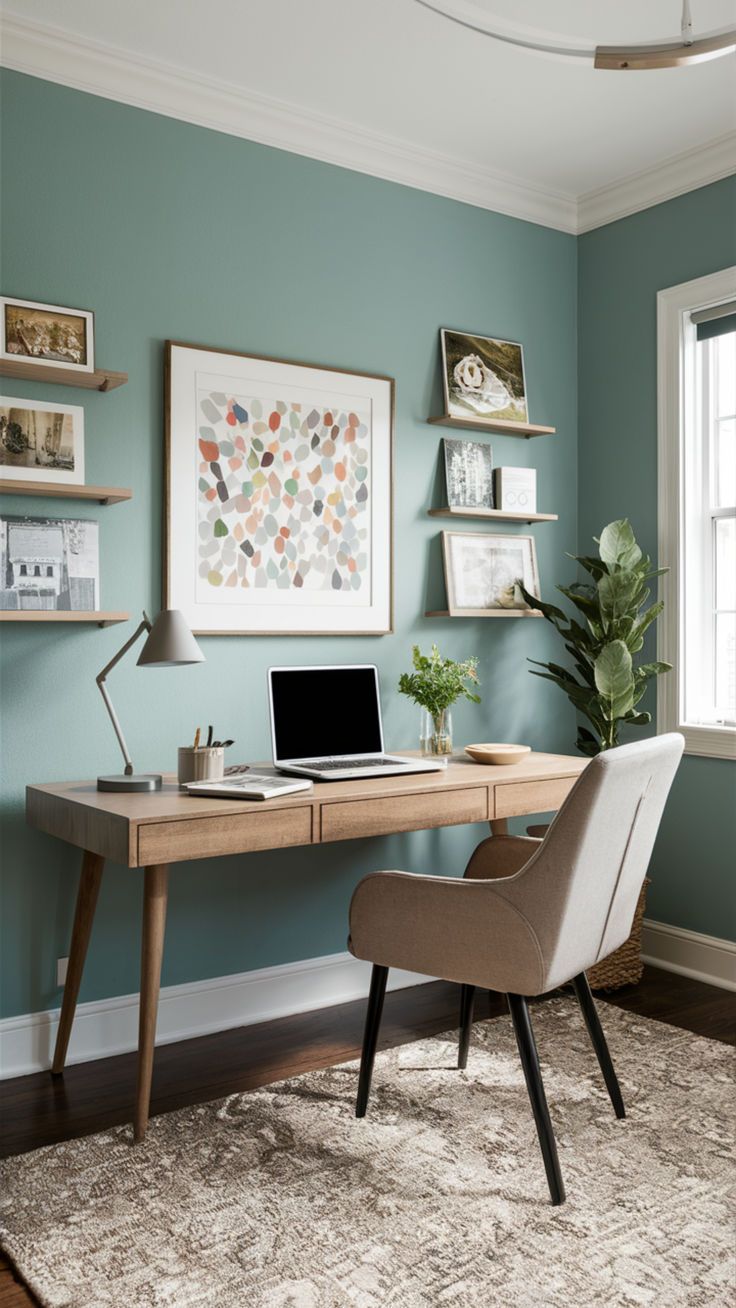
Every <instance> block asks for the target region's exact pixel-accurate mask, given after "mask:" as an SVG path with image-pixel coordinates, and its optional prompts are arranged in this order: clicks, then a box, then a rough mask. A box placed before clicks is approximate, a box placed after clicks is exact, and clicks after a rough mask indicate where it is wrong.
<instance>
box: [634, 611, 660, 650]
mask: <svg viewBox="0 0 736 1308" xmlns="http://www.w3.org/2000/svg"><path fill="white" fill-rule="evenodd" d="M663 608H664V600H657V602H656V604H652V605H650V607H649V608H648V609H647V611H646V613H642V615H641V617H640V618H639V621H638V622H637V624H636V626H635V627H634V630H633V632H632V639H636V640H637V641H638V644H636V645H634V644H632V641H631V640H630V641H629V649H630V650H631V651H632V653H635V652H636V650H638V649H641V647H642V645H643V644H644V641H643V636H644V632H645V631H646V629H647V627H649V626H651V624H652V623H653V622H654V620H655V618H658V617H659V615H660V613H661V612H662V609H663Z"/></svg>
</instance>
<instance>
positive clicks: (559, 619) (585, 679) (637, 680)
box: [520, 518, 671, 758]
mask: <svg viewBox="0 0 736 1308" xmlns="http://www.w3.org/2000/svg"><path fill="white" fill-rule="evenodd" d="M594 539H595V540H596V543H597V545H598V558H592V557H590V556H588V555H578V554H574V555H572V556H571V557H572V558H574V559H576V560H577V562H578V563H579V564H580V565H581V567H583V568H584V569H585V571H586V572H587V573H588V574H589V575H590V576H591V577H592V578H593V580H592V582H580V581H578V582H573V584H572V585H571V586H558V587H557V589H558V590H559V591H560V592H561V593H562V594H563V595H564V596H565V597H566V598H567V599H568V600H570V603H571V604H574V606H575V608H576V609H577V610H578V613H579V614H580V615H581V617H582V619H583V621H582V623H581V622H578V621H576V620H575V619H574V618H568V617H567V615H566V614H565V613H563V611H562V609H559V608H557V607H556V606H555V605H554V604H546V603H545V602H544V601H543V600H540V599H538V598H537V596H536V595H530V594H529V593H528V591H526V590H525V589H524V586H523V585H521V583H520V589H521V591H522V593H523V595H524V599H525V600H526V602H527V604H529V605H530V606H531V607H532V608H537V609H541V611H542V613H543V614H544V616H545V618H547V620H548V622H551V623H552V625H553V626H554V627H555V628H556V630H557V631H558V632H559V633H560V635H561V636H562V639H563V641H564V643H565V649H566V651H567V653H568V654H570V655H571V656H572V659H573V662H574V665H575V671H576V672H577V674H578V675H577V676H575V675H574V674H573V673H572V672H571V671H570V670H569V669H568V668H564V667H561V666H560V664H559V663H539V662H538V660H536V659H530V660H529V661H530V662H531V663H538V666H539V667H541V668H545V669H546V671H545V672H536V671H535V670H533V672H534V675H535V676H537V677H546V678H547V680H548V681H554V682H555V684H556V685H558V686H560V688H561V689H562V690H564V692H565V694H566V695H567V697H568V699H570V700H571V701H572V703H573V704H574V705H575V708H576V709H577V711H578V713H581V714H582V716H583V717H584V718H587V720H588V722H589V723H590V726H591V727H592V728H593V730H592V731H591V730H589V729H588V728H587V727H584V726H579V727H578V738H577V747H578V749H579V750H580V753H581V754H586V755H588V757H590V758H592V756H593V755H594V754H599V753H601V751H602V750H605V749H612V748H613V746H614V745H617V744H618V743H619V740H618V735H619V728H620V726H621V724H622V723H626V724H627V725H628V726H632V727H643V726H647V725H648V723H650V722H651V720H652V715H651V713H647V712H639V711H638V709H637V705H638V704H639V701H640V700H641V699H642V696H643V695H644V692H645V691H646V688H647V683H648V682H649V681H650V680H651V679H652V677H656V676H658V675H659V674H660V673H661V672H668V671H669V669H670V667H671V664H669V663H660V662H655V663H638V664H637V662H636V655H637V654H638V653H639V652H640V650H641V649H642V646H643V644H644V633H645V631H646V630H647V627H649V626H651V624H652V623H653V622H654V621H655V620H656V619H657V618H658V617H659V615H660V613H661V612H662V609H663V607H664V605H663V603H662V601H661V600H658V601H657V602H656V603H654V604H651V605H650V606H649V608H645V607H644V606H645V605H646V603H647V600H648V598H649V595H650V591H649V587H648V585H647V582H648V581H650V580H651V579H652V578H653V577H659V576H661V575H662V573H664V572H666V571H667V569H666V568H658V569H653V568H652V565H651V560H650V559H649V558H648V557H647V556H646V555H644V554H642V552H641V550H640V549H639V546H638V545H637V543H636V539H635V537H634V533H633V531H632V529H631V525H630V523H629V522H628V520H627V519H626V518H622V519H621V520H620V521H618V522H609V524H608V526H607V527H604V528H603V531H602V532H601V535H600V539H598V538H597V537H594ZM642 610H643V611H642Z"/></svg>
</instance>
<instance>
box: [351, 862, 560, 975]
mask: <svg viewBox="0 0 736 1308" xmlns="http://www.w3.org/2000/svg"><path fill="white" fill-rule="evenodd" d="M494 839H495V837H494ZM530 843H532V844H534V843H536V842H530ZM349 943H350V949H351V951H352V953H353V954H354V955H355V957H356V958H364V959H367V960H368V961H370V962H371V963H378V964H381V965H382V966H384V967H400V968H404V969H407V970H408V971H410V972H420V973H422V974H423V975H425V976H434V977H442V978H443V979H444V980H446V981H459V982H461V983H465V984H469V985H478V986H484V987H486V988H487V989H490V990H504V991H509V990H513V991H515V992H516V993H520V994H538V993H539V991H540V989H541V986H542V982H543V965H542V958H541V953H540V949H539V944H538V942H537V938H536V935H535V934H534V932H533V930H532V929H531V927H530V925H529V923H528V922H527V920H526V918H525V917H524V915H523V914H522V913H520V912H519V910H518V909H517V908H516V907H515V906H514V905H513V904H511V903H509V901H508V900H507V899H505V898H503V897H502V896H501V895H499V894H497V893H496V892H495V890H494V888H493V886H492V885H491V884H489V883H488V881H483V882H480V881H472V880H467V881H466V880H465V879H462V878H459V877H425V876H416V875H414V874H412V873H410V872H373V873H371V874H370V875H369V876H367V877H364V878H363V880H362V881H361V882H360V884H359V885H358V886H357V888H356V890H355V893H354V894H353V898H352V902H351V905H350V942H349Z"/></svg>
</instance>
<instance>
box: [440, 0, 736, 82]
mask: <svg viewBox="0 0 736 1308" xmlns="http://www.w3.org/2000/svg"><path fill="white" fill-rule="evenodd" d="M416 3H417V4H420V5H423V7H424V8H425V9H432V10H434V12H435V13H438V14H441V15H442V16H443V17H444V18H449V19H450V21H451V22H453V23H459V24H460V26H461V27H467V28H469V29H470V30H471V31H473V32H480V33H482V34H483V35H484V36H490V37H492V38H493V40H495V41H503V42H505V43H506V44H507V45H515V46H518V47H519V48H520V49H522V50H534V51H537V52H538V53H542V54H549V55H557V56H559V57H560V58H562V59H581V60H583V61H584V62H587V63H592V64H593V67H594V68H604V69H611V70H614V71H634V70H646V69H654V68H682V67H685V66H687V65H688V64H700V63H705V62H706V60H709V59H719V58H720V57H721V56H722V55H727V54H731V53H733V51H734V50H736V29H734V28H729V29H724V30H722V31H718V32H709V33H706V34H705V35H704V36H701V37H697V38H696V37H695V36H694V34H693V22H692V16H691V13H690V0H683V6H682V19H681V24H680V40H679V41H672V42H660V43H657V44H654V45H630V46H609V45H599V46H594V47H586V46H585V44H584V43H583V42H578V41H574V42H570V41H568V42H567V43H566V42H564V41H555V40H554V39H551V40H549V41H542V40H540V39H538V38H537V37H536V34H535V33H533V32H531V31H530V32H529V34H528V35H527V34H525V33H523V32H521V31H519V30H518V29H516V30H515V29H514V28H513V27H511V26H510V25H509V24H506V23H504V22H503V21H502V20H501V19H495V18H492V17H490V16H489V15H487V14H486V13H485V12H484V11H483V10H482V9H481V8H480V7H479V5H478V4H477V3H475V0H416Z"/></svg>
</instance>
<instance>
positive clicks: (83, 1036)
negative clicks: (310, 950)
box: [0, 920, 736, 1078]
mask: <svg viewBox="0 0 736 1308" xmlns="http://www.w3.org/2000/svg"><path fill="white" fill-rule="evenodd" d="M642 955H643V958H644V962H645V963H651V964H652V966H654V967H661V968H663V969H664V970H665V971H668V972H679V973H681V974H682V975H683V976H691V977H694V978H695V979H696V980H698V981H707V982H709V983H710V984H711V985H715V986H721V987H723V988H725V989H726V990H736V944H733V943H732V942H731V941H729V940H719V939H717V938H716V937H715V936H704V935H699V934H698V932H696V931H683V930H682V929H681V928H680V927H673V926H667V925H666V923H664V922H650V921H646V920H645V922H644V925H643V930H642ZM369 979H370V964H369V963H364V962H361V961H360V960H359V959H357V958H353V956H352V954H348V953H344V954H328V955H326V956H325V957H323V958H310V959H307V960H305V961H301V962H298V963H285V964H283V965H280V966H278V967H263V968H260V969H259V970H258V971H255V972H241V973H238V974H237V975H235V976H224V977H214V978H213V979H211V980H208V981H195V982H191V983H188V984H186V985H180V986H165V987H164V988H163V989H162V990H161V999H160V1003H159V1015H158V1028H157V1035H156V1043H157V1044H159V1045H165V1044H170V1043H172V1042H173V1041H175V1040H188V1039H191V1038H192V1037H195V1036H201V1035H210V1034H211V1033H212V1032H215V1031H226V1030H228V1029H229V1028H231V1027H237V1026H250V1025H251V1024H252V1023H254V1022H268V1021H270V1020H271V1019H273V1018H276V1017H287V1016H288V1015H289V1014H291V1013H304V1012H308V1011H309V1010H310V1009H315V1008H328V1007H330V1006H331V1005H332V1004H343V1003H347V1002H348V1001H350V1000H352V999H363V998H365V997H366V996H367V994H368V983H369ZM431 979H432V978H431V977H426V976H419V975H418V974H417V973H415V972H401V971H399V970H398V969H396V970H393V969H392V971H391V972H390V973H389V989H391V990H400V989H403V988H405V987H406V986H415V985H422V984H424V983H425V982H427V981H430V980H431ZM58 1021H59V1010H58V1008H56V1009H52V1010H50V1011H49V1012H45V1013H26V1014H23V1015H22V1016H20V1017H7V1018H4V1019H3V1020H2V1021H0V1078H9V1077H13V1076H26V1075H27V1074H28V1073H29V1072H42V1071H45V1070H46V1069H48V1068H49V1067H50V1066H51V1056H52V1052H53V1047H54V1041H55V1039H56V1028H57V1025H58ZM137 1044H138V996H137V995H118V996H116V997H115V998H114V999H101V1000H96V1001H93V1002H92V1003H87V1004H80V1005H79V1006H78V1008H77V1014H76V1018H75V1021H74V1029H73V1031H72V1038H71V1041H70V1044H69V1055H68V1058H67V1062H69V1063H86V1062H92V1061H93V1060H94V1059H97V1058H109V1057H110V1056H112V1055H113V1054H127V1053H130V1052H131V1051H132V1050H134V1049H135V1048H136V1047H137Z"/></svg>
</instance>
